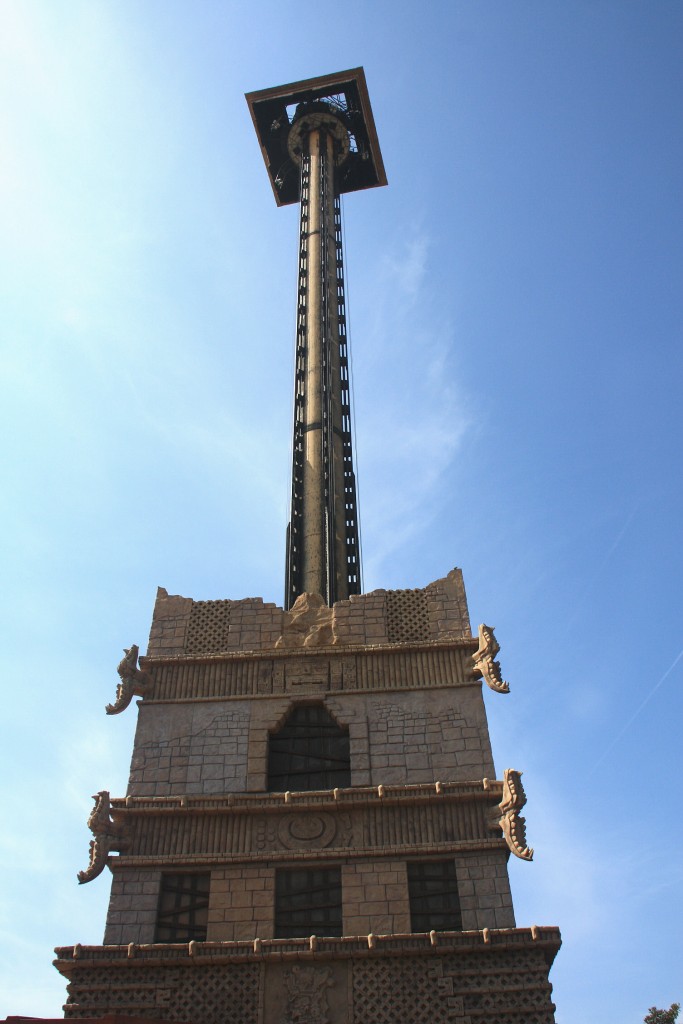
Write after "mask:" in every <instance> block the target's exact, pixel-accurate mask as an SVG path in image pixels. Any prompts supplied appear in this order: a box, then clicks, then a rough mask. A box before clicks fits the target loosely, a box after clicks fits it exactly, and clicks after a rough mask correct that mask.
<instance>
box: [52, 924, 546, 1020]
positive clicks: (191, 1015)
mask: <svg viewBox="0 0 683 1024" xmlns="http://www.w3.org/2000/svg"><path fill="white" fill-rule="evenodd" d="M560 944H561V939H560V933H559V930H558V929H557V928H531V929H514V928H513V929H490V930H489V929H488V928H485V929H483V930H481V931H464V932H431V933H429V934H394V935H379V934H378V935H375V934H369V935H359V936H349V937H345V938H339V939H329V938H316V937H315V936H313V937H311V938H308V939H270V940H269V939H260V938H255V939H253V940H252V941H250V942H246V941H232V942H206V943H197V942H191V943H189V945H188V944H183V945H140V946H138V945H135V944H130V945H127V946H67V947H63V948H59V949H57V950H56V951H55V952H56V954H57V960H56V961H55V966H56V967H57V969H58V970H59V971H60V972H61V973H62V974H63V975H64V976H65V977H66V978H67V979H68V981H69V986H68V991H69V997H68V1002H67V1004H66V1005H65V1007H64V1011H65V1017H66V1018H67V1019H84V1018H88V1017H92V1016H96V1015H98V1014H100V1013H102V1012H103V1011H104V1010H105V1009H106V1010H108V1011H109V1012H111V1010H112V1008H115V1009H116V1012H119V1013H130V1014H135V1015H138V1016H143V1017H149V1018H159V1017H164V1018H165V1019H167V1020H171V1021H179V1020H188V1019H189V1020H195V1021H198V1020H201V1021H202V1024H282V1022H283V1021H284V1020H287V1019H294V1020H296V1019H301V1020H303V1019H307V1020H308V1019H320V1020H326V1021H329V1022H330V1024H367V1022H368V1021H373V1022H383V1024H406V1022H408V1021H409V1022H410V1024H553V1021H554V1010H555V1007H554V1005H553V1003H552V1000H551V993H552V986H551V985H550V983H549V981H548V971H549V969H550V966H551V965H552V962H553V960H554V957H555V955H556V953H557V951H558V949H559V948H560ZM306 1007H307V1016H303V1015H302V1012H300V1011H303V1010H304V1008H306ZM314 1011H315V1012H316V1013H317V1017H315V1016H314ZM297 1013H299V1016H298V1017H297V1016H296V1014H297Z"/></svg>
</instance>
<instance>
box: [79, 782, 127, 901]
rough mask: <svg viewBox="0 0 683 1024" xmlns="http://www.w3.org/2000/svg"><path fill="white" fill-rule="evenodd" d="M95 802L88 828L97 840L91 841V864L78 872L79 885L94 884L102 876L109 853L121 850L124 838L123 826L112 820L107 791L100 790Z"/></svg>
mask: <svg viewBox="0 0 683 1024" xmlns="http://www.w3.org/2000/svg"><path fill="white" fill-rule="evenodd" d="M93 800H94V801H95V806H94V807H93V809H92V811H91V812H90V817H89V818H88V828H89V829H90V831H91V832H92V834H93V835H94V837H95V838H94V839H92V840H91V841H90V863H89V864H88V866H87V868H86V869H85V871H79V872H78V883H79V885H83V884H84V883H85V882H92V880H93V878H97V876H98V875H100V874H102V872H103V871H104V867H105V865H106V863H107V857H108V856H109V853H110V852H111V851H112V850H120V848H121V840H122V837H123V825H120V824H118V823H117V822H115V821H113V819H112V816H111V804H110V800H109V793H108V792H107V790H106V789H103V790H100V792H99V793H96V794H95V795H94V796H93Z"/></svg>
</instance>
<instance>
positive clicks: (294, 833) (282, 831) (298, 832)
mask: <svg viewBox="0 0 683 1024" xmlns="http://www.w3.org/2000/svg"><path fill="white" fill-rule="evenodd" d="M336 831H337V826H336V824H335V821H334V818H333V817H332V815H331V814H324V813H323V814H286V815H285V817H284V818H282V820H281V821H280V824H279V825H278V830H277V835H278V839H279V840H280V842H281V843H282V845H283V846H284V847H285V848H286V849H288V850H299V849H305V848H306V847H311V846H312V847H314V848H315V847H318V848H319V847H323V846H329V845H330V843H331V842H332V840H333V839H334V837H335V834H336Z"/></svg>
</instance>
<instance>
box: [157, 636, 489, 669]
mask: <svg viewBox="0 0 683 1024" xmlns="http://www.w3.org/2000/svg"><path fill="white" fill-rule="evenodd" d="M478 646H479V640H478V638H477V637H476V636H472V635H470V636H455V637H447V638H445V639H440V640H419V641H418V640H415V641H409V642H398V641H397V642H396V643H379V644H367V643H357V644H354V643H348V644H347V643H345V644H335V645H328V646H325V647H322V646H321V647H277V648H276V647H267V648H263V649H259V650H249V651H215V652H212V653H211V654H185V653H183V654H177V655H175V654H164V655H162V654H145V655H141V656H140V659H139V660H140V666H141V667H143V668H145V669H149V668H154V667H155V666H156V665H197V664H203V663H205V662H211V663H215V662H224V661H227V662H230V661H264V660H267V661H271V660H277V659H287V658H320V657H323V656H324V657H330V656H338V657H342V656H344V655H349V654H382V653H384V652H392V653H393V652H395V651H397V652H404V651H438V650H442V651H443V650H445V651H452V650H457V649H459V648H463V647H464V648H465V649H466V650H471V651H476V650H477V648H478Z"/></svg>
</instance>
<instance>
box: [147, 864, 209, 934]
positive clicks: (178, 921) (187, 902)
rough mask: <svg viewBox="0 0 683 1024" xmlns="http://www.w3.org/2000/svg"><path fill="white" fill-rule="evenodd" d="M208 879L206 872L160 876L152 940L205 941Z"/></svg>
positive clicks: (207, 913) (207, 919)
mask: <svg viewBox="0 0 683 1024" xmlns="http://www.w3.org/2000/svg"><path fill="white" fill-rule="evenodd" d="M210 883H211V875H210V873H209V872H206V873H202V874H199V873H194V874H189V873H185V874H177V875H170V874H169V875H167V874H164V875H162V876H161V889H160V892H159V907H158V910H157V927H156V938H155V941H156V942H190V941H192V940H193V939H194V941H195V942H205V941H206V930H207V926H208V921H209V887H210Z"/></svg>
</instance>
